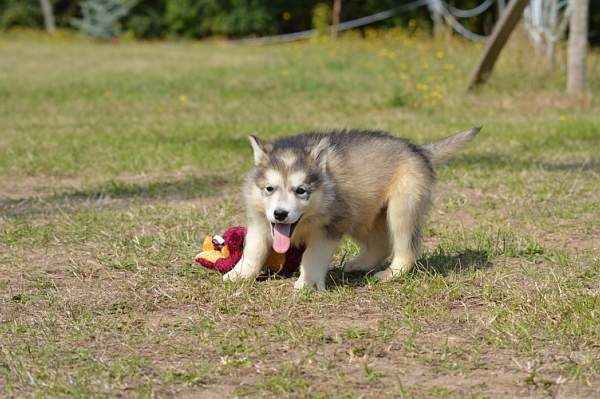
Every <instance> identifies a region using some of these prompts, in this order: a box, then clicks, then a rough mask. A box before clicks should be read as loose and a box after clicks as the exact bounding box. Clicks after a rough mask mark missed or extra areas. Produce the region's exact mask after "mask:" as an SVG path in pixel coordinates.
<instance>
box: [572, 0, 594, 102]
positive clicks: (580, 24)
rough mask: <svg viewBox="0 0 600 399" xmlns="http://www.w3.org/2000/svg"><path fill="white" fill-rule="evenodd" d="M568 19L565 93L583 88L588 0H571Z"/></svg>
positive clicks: (575, 91) (579, 92)
mask: <svg viewBox="0 0 600 399" xmlns="http://www.w3.org/2000/svg"><path fill="white" fill-rule="evenodd" d="M571 1H572V8H571V17H570V20H569V50H568V58H569V59H568V63H567V93H569V94H581V93H583V91H584V90H585V69H586V58H587V47H588V42H587V35H588V12H589V0H571Z"/></svg>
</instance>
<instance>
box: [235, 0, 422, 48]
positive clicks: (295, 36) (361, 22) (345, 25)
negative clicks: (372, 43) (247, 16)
mask: <svg viewBox="0 0 600 399" xmlns="http://www.w3.org/2000/svg"><path fill="white" fill-rule="evenodd" d="M430 1H431V0H415V1H413V2H412V3H408V4H403V5H401V6H398V7H395V8H391V9H389V10H385V11H381V12H378V13H375V14H372V15H367V16H366V17H361V18H357V19H352V20H350V21H345V22H341V23H340V24H339V25H338V31H344V30H349V29H354V28H358V27H360V26H365V25H368V24H372V23H373V22H378V21H383V20H384V19H388V18H391V17H393V16H394V15H396V14H397V13H399V12H403V11H410V10H415V9H417V8H419V7H421V6H424V5H425V4H427V3H429V2H430ZM329 28H331V27H329ZM316 33H317V30H316V29H308V30H303V31H300V32H293V33H283V34H281V35H274V36H264V37H257V38H247V39H239V40H233V42H237V43H242V44H266V43H285V42H291V41H295V40H302V39H308V38H310V37H311V36H314V35H315V34H316Z"/></svg>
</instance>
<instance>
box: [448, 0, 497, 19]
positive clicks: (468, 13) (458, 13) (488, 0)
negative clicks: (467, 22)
mask: <svg viewBox="0 0 600 399" xmlns="http://www.w3.org/2000/svg"><path fill="white" fill-rule="evenodd" d="M495 1H496V0H485V1H484V2H483V3H481V4H480V5H478V6H477V7H474V8H470V9H468V10H461V9H460V8H456V7H454V6H453V5H452V4H448V3H446V2H444V1H442V4H444V7H446V9H448V11H450V14H452V15H453V16H455V17H456V18H471V17H476V16H477V15H479V14H481V13H483V12H485V11H486V10H487V9H488V8H490V6H491V5H492V4H494V2H495Z"/></svg>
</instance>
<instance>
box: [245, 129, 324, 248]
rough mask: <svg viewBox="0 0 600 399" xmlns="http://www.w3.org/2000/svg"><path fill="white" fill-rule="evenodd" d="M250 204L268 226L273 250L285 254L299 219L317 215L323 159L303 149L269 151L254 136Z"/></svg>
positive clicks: (269, 147) (322, 180)
mask: <svg viewBox="0 0 600 399" xmlns="http://www.w3.org/2000/svg"><path fill="white" fill-rule="evenodd" d="M250 143H251V144H252V148H253V150H254V173H253V175H252V183H253V184H252V190H253V192H252V194H251V199H252V204H253V206H254V208H255V210H258V211H259V212H260V213H262V214H263V215H264V217H265V218H266V219H267V220H268V221H269V223H270V224H271V233H272V235H273V249H274V250H275V251H277V252H280V253H283V252H286V251H287V249H288V248H289V245H290V241H291V238H292V235H293V234H294V230H295V229H296V227H297V225H298V224H299V223H301V221H302V219H303V218H308V217H310V216H312V215H315V214H317V213H318V210H319V206H320V204H322V202H323V199H324V198H323V196H324V192H323V182H324V179H325V176H324V171H323V163H324V162H325V161H324V159H319V158H318V157H315V155H314V154H313V153H312V152H311V149H307V148H285V149H273V148H272V146H271V145H270V144H263V143H262V142H261V141H260V140H259V139H257V138H256V137H254V136H251V137H250Z"/></svg>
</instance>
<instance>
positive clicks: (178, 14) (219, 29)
mask: <svg viewBox="0 0 600 399" xmlns="http://www.w3.org/2000/svg"><path fill="white" fill-rule="evenodd" d="M410 1H411V0H401V1H399V0H364V1H345V2H343V5H342V14H341V18H342V21H347V20H350V19H355V18H360V17H364V16H365V15H370V14H373V13H376V12H379V11H382V10H387V9H390V8H394V7H397V6H399V5H402V4H406V3H409V2H410ZM136 3H137V4H136V5H135V6H134V7H130V6H128V7H126V12H125V13H124V14H123V13H117V15H119V16H118V17H116V16H115V14H114V10H113V11H110V10H107V5H110V4H115V5H118V4H125V5H127V4H128V1H127V0H52V5H53V10H54V13H55V17H56V24H57V26H58V27H60V28H67V29H68V28H73V23H72V21H73V20H74V19H75V20H78V21H79V22H76V25H77V26H76V27H77V28H78V29H80V30H82V31H83V32H84V33H86V34H89V35H90V36H93V37H102V38H107V37H114V36H117V35H119V34H121V33H123V32H124V31H125V32H127V33H128V34H130V35H132V36H134V37H136V38H161V37H165V36H171V37H182V38H202V37H207V36H212V35H219V36H227V37H242V36H254V35H256V36H261V35H271V34H278V33H288V32H296V31H301V30H306V29H310V28H311V27H313V28H317V29H318V30H319V31H320V34H324V33H328V32H325V30H327V28H326V27H327V26H328V25H329V24H330V20H331V12H330V7H331V4H330V3H331V2H330V1H327V2H323V1H322V0H308V1H300V0H290V1H282V0H144V1H138V2H136ZM451 3H452V5H454V6H455V7H457V8H462V9H469V8H473V7H475V6H477V5H478V4H480V3H481V0H454V1H452V2H451ZM95 8H101V9H103V10H104V11H103V12H102V13H101V14H102V15H104V17H100V16H96V17H89V16H88V17H86V13H87V14H89V13H90V12H92V13H93V12H94V11H90V10H92V9H95ZM497 19H498V12H497V8H496V7H490V8H489V10H488V11H486V12H484V13H483V14H481V15H480V16H477V17H474V18H468V19H464V20H461V23H463V24H464V25H465V26H466V27H467V28H468V29H470V30H472V31H475V32H477V33H480V34H487V33H489V31H490V29H491V27H492V26H493V24H494V22H495V21H496V20H497ZM87 20H89V21H90V22H89V23H87V22H85V21H87ZM409 21H414V22H412V24H413V25H414V24H415V22H416V25H417V26H419V27H421V28H425V29H426V30H427V29H429V28H430V27H431V23H430V20H429V14H428V13H427V11H426V9H425V8H424V7H421V8H418V9H416V10H412V11H405V12H402V13H401V14H399V15H397V16H394V17H392V18H389V19H386V20H384V21H380V22H377V23H375V24H373V25H371V26H372V27H375V28H380V27H387V28H391V27H395V26H407V25H408V24H409ZM84 26H85V28H84ZM12 27H29V28H32V27H37V28H42V27H43V20H42V16H41V9H40V4H39V0H0V30H6V29H9V28H12ZM589 27H590V31H589V37H590V42H591V43H592V44H596V45H598V44H600V2H597V1H591V2H590V22H589Z"/></svg>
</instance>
